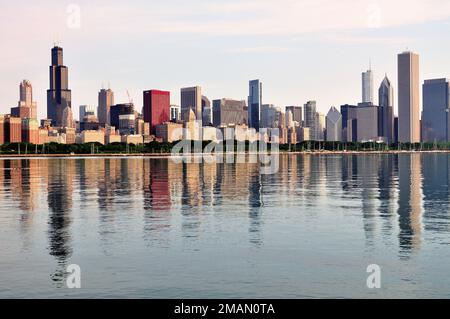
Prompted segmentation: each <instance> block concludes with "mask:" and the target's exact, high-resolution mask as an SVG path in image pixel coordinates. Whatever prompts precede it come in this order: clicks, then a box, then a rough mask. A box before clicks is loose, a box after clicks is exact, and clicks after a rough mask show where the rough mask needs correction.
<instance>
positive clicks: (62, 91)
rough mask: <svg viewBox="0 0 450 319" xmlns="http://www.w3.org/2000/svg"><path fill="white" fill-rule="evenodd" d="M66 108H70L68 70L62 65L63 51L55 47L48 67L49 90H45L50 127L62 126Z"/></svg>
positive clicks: (70, 97) (70, 95) (70, 93)
mask: <svg viewBox="0 0 450 319" xmlns="http://www.w3.org/2000/svg"><path fill="white" fill-rule="evenodd" d="M67 107H69V108H71V107H72V92H71V91H70V90H69V70H68V68H67V67H66V66H64V65H63V49H62V48H60V47H57V46H55V47H54V48H53V49H52V65H51V66H50V89H49V90H47V118H49V119H51V120H52V125H54V126H62V124H63V113H64V110H65V109H66V108H67ZM67 113H69V112H67V111H66V114H67Z"/></svg>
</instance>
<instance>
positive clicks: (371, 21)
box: [0, 0, 450, 37]
mask: <svg viewBox="0 0 450 319" xmlns="http://www.w3.org/2000/svg"><path fill="white" fill-rule="evenodd" d="M74 2H75V3H76V1H74ZM78 3H79V4H78V5H79V6H80V8H81V19H82V24H81V26H82V29H81V30H80V31H81V32H84V35H85V36H88V37H89V36H98V35H99V34H105V33H114V34H116V35H118V36H119V35H121V34H127V35H146V34H147V35H151V34H171V33H179V34H187V33H190V34H202V35H210V36H238V35H247V36H257V35H272V36H283V35H288V36H292V35H296V34H304V33H310V32H318V31H326V30H334V31H336V30H343V29H345V30H348V29H364V28H386V27H395V26H403V25H411V24H419V23H424V22H429V21H436V20H443V19H447V18H449V17H450V1H448V0H414V1H411V0H396V1H391V0H340V1H335V0H303V1H297V0H278V1H273V0H239V1H237V0H229V1H225V0H222V1H219V0H215V1H214V0H213V1H202V0H190V1H165V2H160V1H136V0H135V1H123V0H118V1H114V2H112V1H108V2H106V1H99V0H97V1H90V2H87V1H78ZM4 6H5V7H4V8H2V11H3V14H2V19H1V20H0V26H1V29H2V30H4V31H3V32H2V37H4V36H7V34H10V36H11V34H15V33H17V32H21V31H22V30H23V29H27V30H28V32H30V34H34V35H36V36H39V34H42V33H43V32H47V33H48V32H55V30H57V31H56V32H55V33H58V32H62V33H64V32H68V31H70V30H68V29H67V23H66V22H67V19H68V17H67V14H68V13H67V12H66V8H67V6H68V3H64V2H61V1H58V2H52V1H49V2H47V4H46V5H41V4H39V5H36V4H34V5H33V4H28V3H27V4H24V3H22V2H21V1H18V3H14V4H8V5H4Z"/></svg>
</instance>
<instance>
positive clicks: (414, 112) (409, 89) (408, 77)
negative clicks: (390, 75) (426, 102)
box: [398, 52, 420, 143]
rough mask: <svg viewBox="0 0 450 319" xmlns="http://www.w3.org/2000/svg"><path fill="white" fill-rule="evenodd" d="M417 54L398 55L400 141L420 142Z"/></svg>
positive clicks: (404, 53) (405, 53)
mask: <svg viewBox="0 0 450 319" xmlns="http://www.w3.org/2000/svg"><path fill="white" fill-rule="evenodd" d="M419 94H420V92H419V55H418V54H416V53H413V52H403V53H401V54H399V55H398V139H399V142H401V143H419V142H420V106H419V98H420V96H419Z"/></svg>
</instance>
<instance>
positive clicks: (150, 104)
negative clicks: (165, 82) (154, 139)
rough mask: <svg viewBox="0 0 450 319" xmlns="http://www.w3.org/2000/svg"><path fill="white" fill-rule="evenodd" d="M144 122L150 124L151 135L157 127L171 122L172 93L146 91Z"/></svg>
mask: <svg viewBox="0 0 450 319" xmlns="http://www.w3.org/2000/svg"><path fill="white" fill-rule="evenodd" d="M144 121H145V122H146V123H150V132H151V134H155V133H156V126H157V125H160V124H163V123H165V122H169V121H170V92H168V91H158V90H150V91H144Z"/></svg>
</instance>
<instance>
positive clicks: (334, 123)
mask: <svg viewBox="0 0 450 319" xmlns="http://www.w3.org/2000/svg"><path fill="white" fill-rule="evenodd" d="M326 131H327V134H326V135H327V136H326V140H327V141H329V142H341V141H342V115H341V113H340V112H339V111H338V110H337V109H336V108H335V107H334V106H332V107H331V108H330V110H329V111H328V114H327V118H326Z"/></svg>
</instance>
